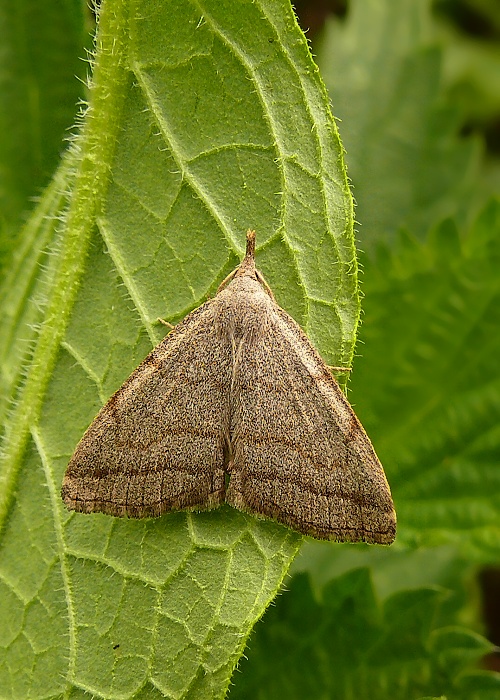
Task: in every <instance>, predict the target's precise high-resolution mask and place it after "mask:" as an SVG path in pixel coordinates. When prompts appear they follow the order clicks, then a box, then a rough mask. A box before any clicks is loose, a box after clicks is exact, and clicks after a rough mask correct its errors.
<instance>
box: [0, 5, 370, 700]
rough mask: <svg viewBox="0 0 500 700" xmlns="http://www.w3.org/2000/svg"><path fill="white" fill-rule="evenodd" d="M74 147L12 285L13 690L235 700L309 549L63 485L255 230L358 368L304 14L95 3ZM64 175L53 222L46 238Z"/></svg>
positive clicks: (9, 582) (3, 576)
mask: <svg viewBox="0 0 500 700" xmlns="http://www.w3.org/2000/svg"><path fill="white" fill-rule="evenodd" d="M69 158H70V161H69V165H68V172H66V171H65V170H63V171H62V172H61V173H60V178H61V179H60V181H59V184H57V183H56V184H54V185H53V187H52V189H51V190H49V191H48V192H47V195H46V197H45V198H44V200H42V203H41V205H40V207H41V208H40V209H39V210H38V212H37V215H36V216H34V218H33V219H32V220H31V222H30V223H29V224H28V228H27V233H26V241H27V243H26V251H25V255H21V256H20V258H19V261H20V262H19V267H18V268H16V269H18V273H16V275H15V278H12V279H11V280H10V284H11V287H9V288H6V289H5V290H4V295H5V296H4V298H6V299H9V300H10V302H9V305H8V309H6V310H5V312H4V315H3V318H2V321H3V322H5V323H4V326H3V327H2V328H4V329H5V331H6V332H7V333H10V337H11V338H12V341H9V343H8V344H6V345H5V347H4V351H3V360H2V361H3V368H2V372H3V378H4V385H5V386H7V387H10V388H11V397H12V399H13V404H11V410H10V411H9V412H8V414H7V418H6V420H5V441H4V449H3V459H2V472H1V482H0V486H1V496H0V519H1V521H2V522H3V532H2V540H1V544H0V588H1V591H0V605H1V606H2V607H3V610H4V615H3V619H6V620H7V624H6V625H5V626H4V627H3V629H2V632H1V635H2V637H1V638H0V648H1V649H2V655H1V656H0V695H2V697H5V698H7V697H8V698H15V699H16V700H17V699H18V698H20V697H30V698H42V697H53V698H56V697H57V698H59V697H65V698H68V697H71V698H79V697H88V696H89V695H90V696H92V697H102V698H113V699H114V698H117V699H118V698H120V700H122V699H123V698H132V697H133V698H141V699H145V698H159V697H162V696H167V697H170V698H175V699H176V700H177V699H180V698H189V699H192V698H213V697H222V696H223V695H224V692H225V689H226V688H227V685H228V683H229V678H230V675H231V672H232V670H233V668H234V665H235V664H236V662H237V660H238V658H239V656H240V654H241V653H242V650H243V648H244V645H245V641H246V638H247V635H248V633H249V631H250V630H251V628H252V625H253V624H254V623H255V621H256V620H257V619H258V618H259V617H260V616H261V614H262V612H263V611H264V609H265V607H266V606H267V605H268V603H269V601H270V600H271V599H272V598H273V596H274V595H275V593H276V591H277V590H278V588H279V586H280V584H281V581H282V579H283V577H284V575H285V573H286V571H287V568H288V566H289V564H290V562H291V560H292V559H293V557H294V555H295V553H296V551H297V548H298V546H299V544H300V541H301V538H300V537H299V536H298V535H296V534H295V533H293V532H291V531H290V530H288V529H287V528H285V527H282V526H280V525H278V524H276V523H273V522H262V521H258V520H256V519H255V518H253V517H251V516H248V515H244V514H242V513H239V512H236V511H235V510H232V509H230V508H227V507H226V508H221V509H219V510H218V511H214V512H211V513H208V514H207V513H205V514H185V513H181V514H175V515H170V516H165V517H162V518H158V519H156V520H147V521H139V522H135V521H127V520H119V519H114V518H111V517H107V516H100V515H94V516H85V515H81V514H69V513H67V512H66V511H65V510H64V508H63V506H62V503H61V499H60V496H59V489H60V483H61V479H62V474H63V471H64V468H65V466H66V464H67V461H68V459H69V457H70V455H71V453H72V451H73V449H74V447H75V445H76V443H77V441H78V439H79V437H80V436H81V435H82V433H83V431H84V429H85V428H86V426H87V425H88V424H89V422H90V421H91V419H92V418H93V416H94V415H95V413H96V412H97V410H98V409H99V407H100V406H101V405H102V403H103V402H104V401H105V400H106V399H107V398H108V397H109V396H110V395H111V394H112V393H113V392H114V391H115V390H116V389H117V388H118V387H119V386H120V384H121V383H122V382H123V381H124V379H125V378H126V377H127V376H128V374H129V373H130V372H131V371H132V370H133V369H134V367H135V366H136V365H137V364H138V363H139V361H140V360H141V359H142V358H143V357H144V356H145V354H146V353H147V352H148V350H149V349H150V348H151V346H152V344H154V343H156V342H157V341H158V340H160V338H161V336H162V334H163V332H164V329H163V328H162V326H161V325H160V324H158V323H157V321H156V319H157V317H163V318H167V319H169V320H172V321H176V320H177V319H179V318H181V317H182V316H184V315H185V314H186V313H187V312H188V311H189V310H190V309H192V308H194V307H195V306H197V305H198V304H200V303H201V302H202V301H203V299H204V298H205V297H206V296H207V295H208V294H211V293H213V292H214V290H215V289H216V288H217V285H218V283H219V282H220V281H221V279H222V278H223V277H224V276H225V274H226V273H227V272H228V271H229V270H230V269H232V268H233V267H234V265H235V264H236V263H237V262H238V261H239V259H240V257H241V254H242V252H243V247H244V238H245V229H246V228H249V227H252V228H256V229H257V235H258V238H257V242H258V254H257V262H258V265H259V267H260V268H261V269H262V270H263V273H264V274H265V275H266V278H267V279H268V281H269V283H270V285H271V286H272V287H273V289H274V291H275V293H276V296H277V298H278V301H279V302H280V304H281V305H282V306H284V307H285V308H286V309H287V310H288V311H289V312H290V313H291V314H292V315H294V317H295V318H296V319H297V320H298V322H299V323H301V324H302V326H303V327H304V328H305V329H306V331H307V332H308V333H309V335H310V336H311V338H312V340H313V341H314V342H315V343H316V345H317V347H318V348H319V350H320V351H321V352H322V353H323V355H324V357H325V359H326V360H327V361H328V362H329V363H332V364H339V365H340V364H343V365H346V364H347V365H348V364H349V363H350V361H351V358H352V351H353V343H354V337H355V332H356V327H357V322H358V314H359V303H358V296H357V279H356V258H355V250H354V243H353V237H352V202H351V196H350V193H349V189H348V186H347V180H346V176H345V172H344V168H343V162H342V149H341V145H340V141H339V138H338V134H337V132H336V128H335V124H334V121H333V118H332V116H331V113H330V111H329V105H328V99H327V96H326V93H325V90H324V88H323V86H322V84H321V82H320V80H319V76H318V71H317V69H316V67H315V66H314V64H313V62H312V60H311V57H310V54H309V51H308V48H307V44H306V41H305V38H304V36H303V34H302V33H301V32H300V30H299V29H298V27H297V24H296V21H295V18H294V16H293V13H292V10H291V7H290V5H289V3H288V2H285V0H262V1H261V2H258V3H256V2H250V0H248V1H245V2H241V3H238V4H237V5H236V6H235V5H234V3H230V2H228V1H226V2H219V1H218V0H210V1H208V0H207V2H199V1H198V0H196V1H195V0H193V1H192V2H188V1H187V0H172V1H169V2H161V1H160V0H147V1H143V2H141V3H140V7H139V6H137V5H136V4H135V3H132V2H128V1H126V0H113V2H109V0H108V2H106V1H104V2H103V3H102V7H101V16H100V21H99V30H98V36H97V55H96V61H95V66H94V71H93V83H92V89H91V102H90V107H89V110H88V111H87V113H86V116H85V119H84V123H83V126H82V132H81V135H80V136H79V138H78V140H77V143H76V145H75V149H74V150H73V152H72V153H71V154H70V156H69ZM68 184H69V186H71V198H70V201H69V203H68V205H67V208H66V210H65V211H64V216H63V223H62V226H61V229H60V230H58V229H57V227H56V226H55V225H53V223H52V222H51V224H50V226H48V228H47V229H44V227H43V226H40V228H39V229H38V232H37V233H36V235H35V231H36V221H37V216H38V217H39V220H40V221H42V220H44V219H43V216H42V208H43V207H45V208H46V212H48V213H50V214H52V215H56V214H57V212H59V211H60V209H61V207H64V205H65V202H66V199H65V194H64V191H63V188H64V187H65V186H66V185H68ZM32 235H33V237H32V239H31V241H30V240H28V239H29V237H30V236H32ZM37 236H39V238H38V237H37ZM47 245H49V246H51V249H50V256H49V257H48V259H45V258H44V257H43V256H44V255H45V252H44V251H45V249H46V246H47ZM45 262H46V263H47V266H46V269H42V268H41V267H40V265H39V263H42V264H44V263H45ZM24 272H27V276H26V280H29V282H28V281H25V282H23V281H22V279H24ZM37 289H39V290H41V291H40V294H39V296H38V306H39V307H40V308H39V309H36V302H37V299H30V300H28V299H27V296H28V295H29V294H30V293H31V292H32V291H34V293H35V294H36V290H37ZM34 304H35V306H34ZM30 314H32V315H31V316H30ZM30 318H33V319H34V321H33V322H34V323H39V322H40V324H41V325H40V327H39V330H38V332H37V334H36V336H35V335H31V334H28V336H27V337H28V339H29V340H30V342H31V343H32V351H31V354H29V358H30V361H29V363H28V365H27V366H26V367H25V368H24V370H23V371H24V373H25V380H24V381H23V382H21V381H20V376H21V373H20V371H19V367H20V362H19V353H18V352H16V351H13V350H12V348H13V347H19V346H15V345H14V344H13V343H14V342H15V339H16V337H17V338H20V339H22V337H23V333H25V331H24V330H21V329H20V325H21V323H22V322H23V319H30ZM24 357H26V355H25V356H24ZM14 495H15V499H14Z"/></svg>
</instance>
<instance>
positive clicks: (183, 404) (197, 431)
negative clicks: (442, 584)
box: [62, 231, 396, 544]
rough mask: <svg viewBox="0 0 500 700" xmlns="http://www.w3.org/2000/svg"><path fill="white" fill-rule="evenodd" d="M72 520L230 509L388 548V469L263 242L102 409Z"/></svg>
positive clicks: (391, 516) (83, 459) (71, 487)
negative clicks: (280, 301) (276, 276)
mask: <svg viewBox="0 0 500 700" xmlns="http://www.w3.org/2000/svg"><path fill="white" fill-rule="evenodd" d="M62 497H63V500H64V503H65V504H66V506H67V507H68V508H69V509H71V510H76V511H79V512H82V513H95V512H101V513H109V514H110V515H115V516H129V517H132V518H146V517H156V516H159V515H161V514H162V513H165V512H167V511H172V510H181V509H188V510H205V509H209V508H216V507H217V506H219V505H220V504H221V503H223V502H224V501H225V502H226V503H229V504H230V505H231V506H233V507H234V508H238V509H240V510H243V511H247V512H249V513H252V514H255V515H258V516H264V517H268V518H273V519H275V520H277V521H279V522H280V523H284V524H285V525H288V526H289V527H291V528H293V529H294V530H298V531H299V532H301V533H303V534H305V535H312V536H313V537H318V538H321V539H333V540H340V541H348V542H356V541H359V540H362V541H364V542H378V543H382V544H390V543H391V542H392V541H393V540H394V537H395V534H396V514H395V512H394V506H393V503H392V498H391V493H390V489H389V485H388V483H387V480H386V478H385V474H384V471H383V469H382V466H381V464H380V462H379V460H378V458H377V456H376V454H375V452H374V449H373V447H372V445H371V442H370V440H369V439H368V437H367V435H366V433H365V431H364V430H363V427H362V426H361V424H360V422H359V420H358V419H357V418H356V415H355V414H354V411H353V410H352V408H351V406H350V405H349V403H348V402H347V399H346V398H345V396H344V394H343V393H342V391H341V389H340V387H339V385H338V384H337V382H336V381H335V379H334V378H333V376H332V374H331V372H330V370H329V369H328V367H327V366H326V365H325V363H324V362H323V360H322V359H321V357H320V356H319V354H318V352H317V351H316V350H315V349H314V347H313V346H312V345H311V343H310V341H309V340H308V338H307V337H306V335H305V334H304V333H303V331H302V330H301V329H300V327H299V326H298V325H297V323H296V322H295V321H294V320H293V319H292V318H291V317H290V316H289V315H288V314H287V313H286V312H285V311H283V309H281V308H280V307H279V306H278V305H277V303H276V301H275V300H274V297H273V294H272V292H271V290H270V288H269V287H268V285H267V284H266V282H265V281H264V279H263V277H262V275H261V274H260V272H259V271H258V270H257V269H256V267H255V232H254V231H249V232H248V233H247V250H246V256H245V258H244V260H243V262H242V263H241V264H240V265H239V266H238V267H237V268H236V269H235V270H234V271H233V272H232V273H231V274H230V275H229V277H227V278H226V279H225V280H224V282H223V283H222V284H221V286H220V287H219V290H218V292H217V294H216V296H215V297H214V298H213V299H210V300H209V301H207V302H205V303H204V304H203V305H202V306H200V307H199V308H197V309H195V310H194V311H192V312H191V313H190V314H189V315H188V316H186V318H185V319H184V320H183V321H181V323H179V324H178V325H177V326H176V327H175V328H174V329H173V330H172V331H171V332H170V333H169V334H168V335H167V336H166V337H165V338H164V339H163V340H162V341H161V342H160V343H159V344H158V345H157V346H156V348H155V349H154V350H153V351H152V352H151V353H150V354H149V355H148V356H147V357H146V359H145V360H144V361H143V362H142V364H140V365H139V367H138V368H137V369H136V370H135V372H133V373H132V374H131V376H130V377H129V378H128V379H127V381H126V382H125V383H124V384H123V386H122V387H121V388H120V389H118V391H117V392H116V393H115V394H114V395H113V396H112V397H111V398H110V399H109V401H108V402H107V404H106V405H105V406H104V407H103V408H102V409H101V411H100V412H99V414H98V415H97V417H96V418H95V420H94V421H93V423H92V424H91V425H90V427H89V428H88V430H87V432H86V433H85V434H84V436H83V437H82V439H81V441H80V443H79V444H78V446H77V448H76V450H75V452H74V454H73V456H72V458H71V461H70V462H69V464H68V468H67V470H66V474H65V476H64V481H63V486H62Z"/></svg>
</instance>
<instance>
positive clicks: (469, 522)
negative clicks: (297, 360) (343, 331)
mask: <svg viewBox="0 0 500 700" xmlns="http://www.w3.org/2000/svg"><path fill="white" fill-rule="evenodd" d="M499 263H500V204H499V203H498V202H495V201H493V202H492V203H491V204H490V205H489V206H488V207H487V208H486V209H485V210H484V211H483V213H482V215H481V216H480V217H479V218H478V220H477V222H476V223H475V225H474V226H473V227H472V228H471V229H470V231H469V232H468V234H467V235H466V236H464V237H463V238H460V237H459V236H458V234H457V231H456V229H455V227H454V225H453V224H452V223H451V222H450V221H446V222H444V223H443V224H442V225H441V226H439V227H437V228H436V229H435V230H434V232H433V233H432V235H430V236H429V238H428V240H427V241H426V242H425V243H424V244H421V243H418V242H417V241H416V240H415V239H413V238H412V237H411V236H409V235H402V236H401V237H400V240H399V243H398V244H397V246H396V249H395V250H394V251H393V252H390V251H389V250H388V249H387V248H385V247H383V248H380V250H379V253H378V256H377V258H376V260H374V261H373V262H372V261H369V260H365V275H364V281H365V285H364V291H365V294H366V303H365V309H366V316H365V318H364V324H363V326H362V335H361V338H362V341H363V345H362V348H363V350H362V351H363V359H362V361H360V362H359V366H356V371H355V372H353V386H352V392H353V393H352V398H353V403H354V404H355V406H356V410H357V413H358V415H359V417H360V418H361V420H362V422H363V424H364V425H365V427H366V429H367V431H368V433H369V434H370V435H371V437H372V439H373V442H374V444H375V447H376V449H377V451H378V453H379V456H380V458H381V460H382V463H383V464H384V466H385V469H386V472H387V475H388V478H389V482H390V484H391V487H392V490H393V495H394V499H395V503H396V510H397V512H398V523H399V525H398V528H399V529H398V532H399V535H398V537H399V540H400V542H402V543H407V544H416V543H419V544H423V545H427V546H430V545H433V546H435V545H437V544H444V543H449V544H455V545H456V546H457V547H458V548H459V549H460V550H461V552H462V554H463V555H464V556H467V557H472V558H474V559H476V560H477V559H479V560H480V561H488V560H492V561H496V560H497V559H498V549H499V546H500V525H499V524H500V496H499V494H500V473H499V470H498V454H499V449H500V431H499V429H498V425H499V423H500V401H499V396H500V392H499V389H500V371H499V364H498V357H499V356H500V335H499V333H498V326H499V323H500V318H499V310H500V277H499V275H498V266H499ZM367 387H370V389H369V391H367Z"/></svg>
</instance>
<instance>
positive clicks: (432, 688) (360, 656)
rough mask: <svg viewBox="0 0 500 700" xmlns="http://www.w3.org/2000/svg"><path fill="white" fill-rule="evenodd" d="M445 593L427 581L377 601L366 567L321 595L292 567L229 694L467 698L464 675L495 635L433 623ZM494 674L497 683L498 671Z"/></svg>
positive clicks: (268, 698)
mask: <svg viewBox="0 0 500 700" xmlns="http://www.w3.org/2000/svg"><path fill="white" fill-rule="evenodd" d="M443 596H444V592H443V591H440V590H436V589H432V588H420V589H415V590H407V591H400V592H399V593H396V594H394V595H393V596H391V597H389V598H388V599H387V600H386V601H385V602H384V604H383V605H380V604H379V603H378V601H377V599H376V598H375V596H374V592H373V588H372V585H371V581H370V576H369V573H368V569H355V570H351V571H349V572H348V573H346V574H344V575H343V576H341V577H339V578H337V579H333V580H332V581H331V582H330V583H329V584H328V585H327V586H326V587H325V588H324V590H323V594H322V597H321V600H318V599H316V598H315V597H314V595H313V593H312V591H311V588H310V584H309V580H308V577H307V576H305V575H303V574H302V575H298V576H295V577H294V578H293V580H292V583H291V585H290V591H289V592H287V593H285V594H283V595H281V596H280V597H279V599H278V600H277V603H276V605H275V606H274V607H273V608H271V609H270V610H269V611H268V612H267V613H266V617H265V624H263V625H258V626H257V627H256V630H255V633H254V636H253V637H252V638H251V640H250V643H249V647H248V650H247V651H246V656H247V660H245V661H242V662H241V664H240V670H241V674H238V675H237V676H235V687H234V688H233V690H232V692H231V696H230V697H231V698H232V700H243V698H245V699H246V698H256V697H258V698H259V700H275V699H276V700H278V698H282V697H286V698H290V699H291V700H293V699H294V698H297V700H299V699H300V700H302V698H310V699H311V700H314V699H315V698H318V699H319V698H325V697H327V698H329V700H337V699H338V700H346V699H347V698H356V699H357V700H377V698H380V699H381V700H386V698H389V697H390V698H394V699H395V700H397V699H398V698H401V700H412V699H413V698H420V697H421V696H422V694H425V693H431V694H434V695H436V694H443V695H445V696H448V697H450V698H453V699H454V700H462V699H463V700H466V699H467V698H468V695H467V694H466V692H465V691H464V692H462V688H464V687H465V685H467V682H466V681H465V680H464V679H465V678H468V679H470V678H471V675H476V673H477V672H476V671H471V669H473V668H474V665H475V663H476V662H477V660H478V659H480V658H481V656H483V655H484V654H485V653H487V652H488V651H490V650H491V649H492V645H491V644H490V643H489V642H487V641H486V640H485V639H483V638H482V637H480V636H479V635H476V634H474V633H471V632H469V631H468V630H465V629H460V628H453V629H449V628H447V629H439V628H436V627H435V623H434V620H435V617H436V614H437V612H438V610H439V607H440V604H441V600H442V599H443ZM448 661H450V662H451V661H452V662H451V663H447V662H448ZM489 681H490V682H491V683H492V686H491V687H494V683H495V682H497V683H498V682H499V681H500V674H489ZM448 693H449V695H448Z"/></svg>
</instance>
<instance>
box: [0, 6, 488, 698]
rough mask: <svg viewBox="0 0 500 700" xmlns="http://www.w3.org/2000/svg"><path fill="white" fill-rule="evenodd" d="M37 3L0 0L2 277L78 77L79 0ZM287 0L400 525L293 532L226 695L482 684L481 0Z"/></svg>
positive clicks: (354, 386) (484, 262) (367, 414)
mask: <svg viewBox="0 0 500 700" xmlns="http://www.w3.org/2000/svg"><path fill="white" fill-rule="evenodd" d="M40 12H41V10H40V8H39V6H38V5H37V3H36V2H32V3H29V2H26V3H23V4H22V6H17V5H16V4H15V3H12V4H9V3H1V4H0V46H2V51H3V54H4V58H3V61H2V71H1V72H0V99H1V100H2V108H1V110H0V134H1V137H0V210H1V220H0V225H1V227H2V229H1V236H0V276H1V275H2V274H3V273H4V272H5V270H6V269H7V268H8V266H9V260H10V255H11V252H12V250H13V249H15V247H16V244H17V243H18V240H17V232H18V231H19V230H20V225H21V223H22V222H23V221H24V220H26V218H27V216H28V214H29V212H30V209H31V208H32V206H33V201H34V199H35V198H36V197H37V196H39V195H40V193H41V191H42V189H43V187H44V186H45V185H47V183H48V182H49V180H50V178H51V176H52V174H53V171H54V169H55V166H56V165H57V163H58V161H59V158H60V155H61V153H62V152H63V150H64V148H65V142H64V139H65V137H66V136H67V134H68V129H69V128H70V127H71V126H72V125H73V124H74V122H75V105H76V104H77V102H78V100H79V98H83V97H84V95H85V88H84V85H83V83H82V82H81V80H78V79H77V78H80V79H83V78H84V77H85V74H86V68H87V67H86V65H85V63H84V62H83V61H82V60H81V57H82V56H84V55H85V50H84V49H85V47H89V46H90V44H91V42H90V39H89V31H91V29H92V24H93V15H92V13H91V12H90V11H89V10H88V8H87V7H86V5H84V3H81V2H79V0H66V2H64V3H60V4H57V6H56V5H54V6H53V7H52V8H50V7H49V5H48V4H44V6H43V13H44V14H43V16H41V15H40V14H39V13H40ZM296 12H297V15H298V18H299V21H300V24H301V26H302V28H303V29H304V30H305V31H306V32H307V36H308V38H309V39H310V41H311V46H312V51H313V53H314V55H315V58H316V61H317V63H318V65H319V67H320V70H321V74H322V76H323V79H324V81H325V83H326V85H327V88H328V90H329V93H330V97H331V100H332V105H333V112H334V114H335V115H336V116H337V117H338V118H339V120H340V123H339V129H340V134H341V138H342V140H343V143H344V147H345V149H346V159H347V164H348V172H349V175H350V178H351V181H352V187H353V192H354V196H355V199H356V203H357V209H356V218H357V221H358V222H359V223H358V225H357V227H356V229H357V241H358V248H359V250H360V263H361V266H362V270H363V274H362V290H363V293H364V295H365V298H364V301H363V319H362V321H363V322H362V326H361V329H360V334H359V343H358V349H357V357H356V360H355V363H354V371H353V374H352V381H351V382H350V386H349V398H350V400H351V402H352V403H353V405H354V407H355V409H356V411H357V413H358V415H359V417H360V419H361V420H362V422H363V424H364V425H365V427H366V429H367V432H368V434H369V435H370V437H371V439H372V441H373V443H374V445H375V446H376V448H377V451H378V453H379V456H380V458H381V460H382V462H383V464H384V466H385V468H386V472H387V475H388V478H389V481H390V483H391V486H392V488H393V491H394V493H395V500H396V508H397V511H398V515H399V518H400V521H401V522H403V523H404V528H402V532H401V536H400V537H398V540H397V543H396V544H395V545H394V546H393V547H392V548H390V549H384V548H370V547H364V546H346V545H334V544H331V543H319V542H313V541H308V542H307V543H306V544H305V545H304V547H303V548H302V550H301V553H300V555H299V557H298V558H297V559H296V561H295V563H294V565H293V569H292V573H293V578H292V579H291V580H289V581H288V584H287V588H289V589H290V591H289V592H284V593H283V594H282V595H281V596H280V597H279V599H278V601H277V602H276V605H275V606H274V607H273V608H272V609H271V610H270V611H268V613H267V614H266V616H265V618H264V621H263V622H262V623H260V624H259V625H257V627H256V629H255V631H254V633H253V635H252V637H251V639H250V643H249V647H248V650H247V652H246V656H247V657H248V658H247V659H246V660H244V661H243V662H242V663H241V665H240V669H239V671H238V672H237V673H236V675H235V677H234V679H233V681H234V685H233V688H232V690H231V697H235V698H238V697H240V698H243V697H245V698H278V697H290V698H293V697H297V698H316V697H317V698H320V697H321V698H330V697H332V698H333V697H335V698H337V697H338V698H351V697H352V698H363V697H366V698H369V697H370V698H376V697H387V695H386V694H385V693H384V688H385V687H388V685H389V684H392V685H391V688H393V689H394V687H397V689H398V690H397V691H393V692H395V694H393V695H392V696H391V697H401V698H418V697H420V696H423V695H427V694H428V693H429V692H433V693H436V692H440V693H442V694H443V697H449V698H480V699H483V700H486V699H487V698H500V683H499V680H498V676H496V675H495V674H489V673H488V672H487V671H495V670H496V671H500V654H499V653H498V651H496V650H495V648H494V647H493V646H492V645H491V644H488V643H487V642H486V641H485V639H484V638H483V636H481V635H484V637H486V639H487V640H489V642H490V643H492V644H493V645H500V602H499V601H500V362H499V358H500V203H499V200H498V198H497V197H498V195H499V194H500V11H499V6H498V2H497V0H457V1H454V0H439V1H438V0H436V1H435V2H430V0H400V1H399V2H394V0H392V1H391V0H351V2H340V1H338V2H334V1H333V0H332V1H331V2H329V1H328V0H321V1H319V0H318V1H317V2H314V1H307V0H302V1H301V2H298V3H297V4H296ZM12 26H15V27H18V30H19V31H18V32H15V33H12V32H11V31H8V28H10V27H12ZM21 36H22V37H24V39H23V41H22V42H20V41H19V37H21ZM9 62H10V65H11V66H13V67H14V66H15V69H13V70H12V72H11V71H9V70H8V67H9ZM20 73H22V74H23V75H24V76H25V80H24V81H23V82H22V84H19V82H16V83H13V82H12V75H19V74H20ZM75 76H76V77H75ZM398 500H399V502H398ZM394 684H395V685H394ZM398 693H399V694H398Z"/></svg>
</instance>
